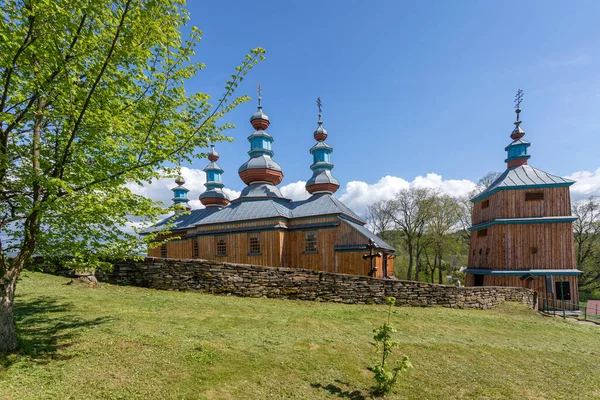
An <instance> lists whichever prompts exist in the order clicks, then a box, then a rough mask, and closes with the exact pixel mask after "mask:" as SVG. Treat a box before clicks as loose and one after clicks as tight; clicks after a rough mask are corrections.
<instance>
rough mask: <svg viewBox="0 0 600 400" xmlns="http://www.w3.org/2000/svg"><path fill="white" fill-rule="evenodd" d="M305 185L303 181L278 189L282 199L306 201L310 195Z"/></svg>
mask: <svg viewBox="0 0 600 400" xmlns="http://www.w3.org/2000/svg"><path fill="white" fill-rule="evenodd" d="M305 185H306V182H305V181H298V182H294V183H288V184H287V185H285V186H282V187H281V188H280V190H281V194H282V195H283V197H285V198H288V199H292V200H295V201H298V200H306V199H308V197H309V196H310V193H308V192H307V191H306V188H305Z"/></svg>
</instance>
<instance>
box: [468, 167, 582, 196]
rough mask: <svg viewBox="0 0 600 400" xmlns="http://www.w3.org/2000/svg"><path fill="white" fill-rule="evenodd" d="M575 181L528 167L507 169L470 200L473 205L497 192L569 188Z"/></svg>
mask: <svg viewBox="0 0 600 400" xmlns="http://www.w3.org/2000/svg"><path fill="white" fill-rule="evenodd" d="M574 183H575V181H573V180H571V179H567V178H561V177H560V176H556V175H552V174H549V173H547V172H544V171H541V170H539V169H537V168H534V167H532V166H530V165H520V166H518V167H514V168H509V169H507V170H506V171H504V173H503V174H502V175H500V176H499V177H498V179H496V180H495V181H494V182H493V183H492V184H491V185H490V186H489V187H488V188H487V189H485V190H484V191H483V192H481V193H480V194H478V195H477V196H476V197H474V198H473V199H471V201H472V202H473V203H475V202H477V201H479V200H481V199H484V198H486V197H488V196H490V195H492V194H494V193H496V192H497V191H499V190H506V189H537V188H544V187H556V186H571V185H572V184H574Z"/></svg>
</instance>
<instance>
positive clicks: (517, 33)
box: [135, 0, 600, 213]
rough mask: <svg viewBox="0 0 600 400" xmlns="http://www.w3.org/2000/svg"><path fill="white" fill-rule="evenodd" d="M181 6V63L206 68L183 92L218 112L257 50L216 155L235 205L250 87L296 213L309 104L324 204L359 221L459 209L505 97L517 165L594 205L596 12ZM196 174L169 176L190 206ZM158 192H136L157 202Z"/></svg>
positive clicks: (504, 137)
mask: <svg viewBox="0 0 600 400" xmlns="http://www.w3.org/2000/svg"><path fill="white" fill-rule="evenodd" d="M188 8H189V11H190V14H191V21H190V24H191V25H195V26H197V27H198V28H200V29H201V30H202V31H203V32H204V34H203V40H202V42H201V43H200V44H199V46H198V48H197V55H196V58H195V61H201V62H203V63H205V64H206V65H207V68H206V69H205V70H203V71H201V72H200V73H199V74H198V75H197V76H196V77H194V78H193V79H191V80H190V81H189V82H188V84H187V85H186V87H187V90H188V91H190V92H204V93H208V94H210V95H212V96H213V98H215V99H216V98H218V97H219V96H220V95H221V94H222V93H223V88H224V85H225V81H226V80H227V79H228V78H229V76H230V75H231V74H232V73H233V72H234V67H235V66H236V65H238V64H239V63H240V62H241V61H242V60H243V57H244V55H245V54H246V53H247V52H248V50H249V49H251V48H254V47H258V46H261V47H264V48H265V49H266V51H267V55H266V59H265V60H264V61H263V62H262V63H260V65H259V66H258V67H256V68H255V69H253V70H252V71H251V72H250V73H249V75H248V76H247V77H246V80H244V82H243V83H242V84H241V85H240V87H239V91H238V94H240V95H243V94H248V95H250V96H251V97H252V101H251V102H250V103H245V104H242V105H241V106H239V107H238V108H237V109H236V110H234V111H233V112H231V113H230V114H229V115H227V117H226V118H225V121H228V122H232V123H234V124H235V125H236V128H235V129H233V130H231V131H229V133H228V135H229V136H231V137H233V138H234V142H233V143H220V144H219V143H218V144H217V145H216V149H217V151H218V152H219V154H220V155H221V159H220V160H219V164H220V165H221V167H222V168H223V169H224V170H225V174H224V175H223V182H224V183H225V185H226V187H227V188H228V189H229V190H230V192H229V193H230V194H231V195H232V196H234V197H235V196H236V195H237V194H238V193H239V191H240V190H241V189H242V188H243V187H244V184H243V182H242V181H241V180H240V178H239V177H238V175H237V169H238V168H239V166H240V165H241V164H242V163H244V162H245V161H246V160H247V159H248V155H247V153H246V152H247V151H248V150H249V143H248V142H247V140H246V138H247V137H248V136H249V135H250V134H251V133H252V132H253V128H252V127H251V125H250V123H249V118H250V116H251V115H252V114H253V113H254V112H255V111H256V85H257V83H259V82H260V84H261V85H262V88H263V106H264V112H265V113H266V114H268V115H269V118H270V120H271V126H270V127H269V129H268V131H269V133H270V134H271V135H272V136H273V137H274V138H275V142H274V143H273V150H274V152H275V156H274V159H275V160H276V161H277V162H278V163H279V164H280V165H281V167H282V169H283V173H284V180H283V183H282V184H281V185H280V187H281V188H282V191H283V193H284V194H285V195H288V196H290V197H292V198H294V199H300V198H303V197H305V196H306V195H307V194H306V193H305V191H304V189H303V188H304V183H305V181H306V180H308V179H309V178H310V177H311V171H310V168H309V166H310V164H311V163H312V157H311V155H310V153H309V149H310V147H312V146H313V145H314V143H315V140H314V138H313V135H312V134H313V132H314V130H315V128H316V127H317V107H316V99H317V97H321V100H322V102H323V121H324V127H325V128H326V129H327V131H328V133H329V137H328V138H327V143H328V144H329V145H331V146H332V147H333V148H334V152H333V154H332V162H333V163H334V164H335V167H334V169H333V171H332V172H333V175H334V176H335V177H336V178H337V179H338V180H339V181H340V184H341V187H340V189H339V191H338V192H337V193H336V196H337V197H338V198H340V199H341V200H342V201H344V202H345V203H346V204H347V205H348V206H350V207H351V208H353V209H355V211H357V212H359V213H362V212H363V211H364V209H365V207H366V206H367V205H368V204H370V203H372V202H374V201H376V200H379V199H382V198H389V197H391V196H392V195H393V194H394V193H395V192H396V191H397V190H399V189H402V188H404V187H408V186H411V185H413V186H427V187H436V188H440V189H442V190H443V191H445V192H448V193H450V194H454V195H466V194H467V193H468V192H469V191H470V190H471V189H472V188H473V187H474V182H477V180H478V179H479V178H480V177H482V176H483V175H485V174H486V173H488V172H490V171H498V172H501V171H503V170H504V169H505V167H506V166H505V164H504V159H505V158H506V157H505V156H506V153H505V151H504V147H505V146H506V145H507V144H509V143H510V141H511V140H510V138H509V135H510V133H511V131H512V129H513V121H514V120H515V113H514V103H513V100H514V96H515V93H516V92H517V90H518V89H523V91H524V93H525V94H524V99H523V103H522V105H521V108H522V110H523V111H522V113H521V119H522V121H523V124H522V127H523V129H524V130H525V132H526V136H525V139H526V140H528V141H530V142H531V143H532V145H531V147H530V148H529V151H530V154H531V159H530V160H529V161H530V165H532V166H535V167H536V168H539V169H542V170H544V171H546V172H549V173H552V174H556V175H560V176H565V177H570V178H573V179H576V180H578V183H577V184H576V185H575V186H573V188H572V195H573V197H574V198H576V199H577V198H583V197H587V196H589V195H593V194H595V195H600V156H599V150H600V112H598V111H599V110H600V51H599V47H598V43H600V24H598V22H597V18H598V15H600V2H598V1H583V0H581V1H577V2H559V1H553V0H552V1H548V0H545V1H534V0H531V1H526V2H523V1H493V2H492V1H475V0H473V1H467V0H460V1H441V0H439V1H417V2H415V1H411V2H407V1H376V0H373V1H371V2H364V1H361V2H359V1H333V0H322V1H302V2H289V1H266V2H265V1H258V0H256V1H252V2H248V1H221V2H218V1H217V2H200V1H198V0H188ZM207 163H208V161H207V160H199V161H197V162H195V163H194V164H193V165H184V168H183V173H184V177H185V178H186V180H187V181H188V182H187V183H186V186H187V187H188V188H189V189H191V192H190V193H189V197H190V198H191V199H193V200H194V201H193V202H192V206H193V207H194V208H196V207H200V204H199V202H198V200H197V198H198V195H199V194H200V193H201V192H202V191H203V190H204V188H203V186H202V183H203V182H204V175H203V172H202V171H201V169H202V168H204V166H205V165H206V164H207ZM172 186H173V183H172V182H170V180H160V181H158V182H155V183H153V184H151V185H149V186H147V187H144V188H137V189H135V190H136V191H138V192H140V193H144V194H146V195H148V196H150V197H152V198H154V199H157V200H162V201H165V202H167V203H168V202H169V199H170V197H171V192H170V190H169V189H170V188H171V187H172Z"/></svg>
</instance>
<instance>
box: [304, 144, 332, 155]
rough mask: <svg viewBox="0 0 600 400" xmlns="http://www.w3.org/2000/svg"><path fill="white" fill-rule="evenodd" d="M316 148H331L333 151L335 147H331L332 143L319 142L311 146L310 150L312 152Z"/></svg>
mask: <svg viewBox="0 0 600 400" xmlns="http://www.w3.org/2000/svg"><path fill="white" fill-rule="evenodd" d="M316 149H329V150H331V152H332V153H333V147H331V146H330V145H328V144H327V143H325V142H317V144H315V145H314V146H313V147H311V148H310V150H309V151H310V153H311V154H312V152H313V151H314V150H316Z"/></svg>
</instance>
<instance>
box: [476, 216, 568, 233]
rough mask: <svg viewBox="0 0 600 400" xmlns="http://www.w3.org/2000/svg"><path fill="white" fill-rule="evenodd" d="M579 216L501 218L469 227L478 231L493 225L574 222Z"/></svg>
mask: <svg viewBox="0 0 600 400" xmlns="http://www.w3.org/2000/svg"><path fill="white" fill-rule="evenodd" d="M576 220H577V217H539V218H501V219H493V220H491V221H487V222H482V223H481V224H477V225H473V226H472V227H470V228H469V230H470V231H471V232H472V231H478V230H480V229H483V228H487V227H488V226H492V225H521V224H551V223H560V222H573V221H576Z"/></svg>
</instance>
